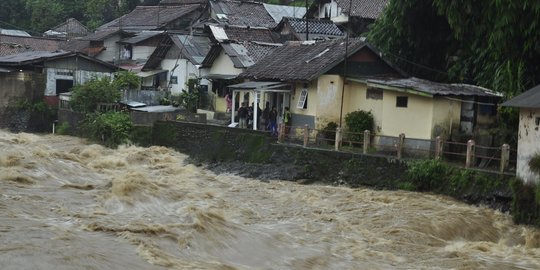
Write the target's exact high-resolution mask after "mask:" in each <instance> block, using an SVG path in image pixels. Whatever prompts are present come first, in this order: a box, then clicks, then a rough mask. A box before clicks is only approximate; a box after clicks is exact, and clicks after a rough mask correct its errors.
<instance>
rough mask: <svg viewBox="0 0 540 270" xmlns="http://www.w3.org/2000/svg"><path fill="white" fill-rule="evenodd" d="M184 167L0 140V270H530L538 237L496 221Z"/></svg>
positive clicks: (455, 209)
mask: <svg viewBox="0 0 540 270" xmlns="http://www.w3.org/2000/svg"><path fill="white" fill-rule="evenodd" d="M185 159H186V156H185V155H183V154H181V153H178V152H176V151H174V150H171V149H168V148H163V147H150V148H141V147H134V146H129V147H120V148H119V149H116V150H111V149H107V148H104V147H101V146H98V145H95V144H89V143H86V142H85V141H84V140H81V139H79V138H74V137H66V136H52V135H39V136H38V135H32V134H24V133H21V134H12V133H9V132H5V131H0V194H1V196H0V269H504V270H507V269H540V249H539V246H540V231H539V230H538V229H534V228H531V227H525V226H517V225H514V224H513V223H512V221H511V218H510V217H509V216H508V215H507V214H504V213H500V212H496V211H493V210H491V209H487V208H482V207H474V206H470V205H466V204H463V203H460V202H457V201H455V200H452V199H449V198H447V197H443V196H435V195H428V194H420V193H413V192H404V191H373V190H368V189H349V188H344V187H343V188H341V187H329V186H315V185H298V184H296V183H292V182H284V181H270V182H269V183H265V182H260V181H257V180H253V179H246V178H242V177H238V176H234V175H232V174H221V175H216V174H214V173H212V172H211V171H209V170H205V169H204V168H202V167H195V166H193V165H189V164H187V163H185Z"/></svg>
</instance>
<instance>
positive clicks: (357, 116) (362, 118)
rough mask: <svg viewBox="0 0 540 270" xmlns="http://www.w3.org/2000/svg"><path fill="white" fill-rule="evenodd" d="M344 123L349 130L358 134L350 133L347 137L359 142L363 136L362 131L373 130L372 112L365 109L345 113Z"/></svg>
mask: <svg viewBox="0 0 540 270" xmlns="http://www.w3.org/2000/svg"><path fill="white" fill-rule="evenodd" d="M345 124H346V125H347V127H348V128H349V131H350V132H353V133H360V134H350V136H349V139H350V140H351V141H355V142H361V141H362V140H363V137H364V131H365V130H369V131H373V124H374V120H373V114H371V112H366V111H354V112H350V113H348V114H347V115H345Z"/></svg>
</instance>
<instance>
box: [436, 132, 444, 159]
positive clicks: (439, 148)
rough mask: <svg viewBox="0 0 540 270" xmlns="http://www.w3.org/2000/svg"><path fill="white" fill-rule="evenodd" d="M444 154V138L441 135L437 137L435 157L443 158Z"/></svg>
mask: <svg viewBox="0 0 540 270" xmlns="http://www.w3.org/2000/svg"><path fill="white" fill-rule="evenodd" d="M442 156H443V140H442V138H441V136H437V138H435V159H441V158H442Z"/></svg>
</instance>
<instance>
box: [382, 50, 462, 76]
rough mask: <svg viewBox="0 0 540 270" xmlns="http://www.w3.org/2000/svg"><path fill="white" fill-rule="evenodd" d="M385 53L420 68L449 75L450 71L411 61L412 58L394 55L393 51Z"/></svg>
mask: <svg viewBox="0 0 540 270" xmlns="http://www.w3.org/2000/svg"><path fill="white" fill-rule="evenodd" d="M386 54H388V55H391V56H393V57H395V58H397V59H399V60H402V61H405V62H407V63H409V64H412V65H415V66H417V67H421V68H423V69H427V70H430V71H434V72H437V73H440V74H444V75H451V74H450V73H448V72H446V71H442V70H438V69H434V68H432V67H428V66H426V65H423V64H419V63H416V62H414V61H412V60H409V59H407V58H404V57H401V56H399V55H396V54H393V53H390V52H387V53H386Z"/></svg>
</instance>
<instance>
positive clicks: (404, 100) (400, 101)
mask: <svg viewBox="0 0 540 270" xmlns="http://www.w3.org/2000/svg"><path fill="white" fill-rule="evenodd" d="M408 103H409V97H407V96H398V97H396V107H398V108H407V105H408Z"/></svg>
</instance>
